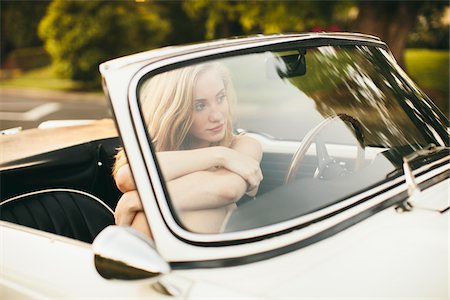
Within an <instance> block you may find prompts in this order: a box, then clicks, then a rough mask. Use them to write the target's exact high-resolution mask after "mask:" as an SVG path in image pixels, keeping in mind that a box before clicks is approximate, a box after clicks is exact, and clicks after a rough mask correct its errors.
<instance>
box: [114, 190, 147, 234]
mask: <svg viewBox="0 0 450 300" xmlns="http://www.w3.org/2000/svg"><path fill="white" fill-rule="evenodd" d="M142 211H143V207H142V203H141V200H140V198H139V195H138V193H137V191H136V190H134V191H129V192H126V193H125V194H123V195H122V197H121V198H120V199H119V202H118V203H117V206H116V209H115V211H114V219H115V221H116V224H117V225H126V226H130V225H131V224H132V223H133V220H134V218H135V217H136V214H137V213H139V212H142Z"/></svg>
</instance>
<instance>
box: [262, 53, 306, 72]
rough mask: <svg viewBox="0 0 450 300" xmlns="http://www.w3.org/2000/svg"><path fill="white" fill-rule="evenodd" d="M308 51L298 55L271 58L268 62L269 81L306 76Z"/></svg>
mask: <svg viewBox="0 0 450 300" xmlns="http://www.w3.org/2000/svg"><path fill="white" fill-rule="evenodd" d="M305 56H306V50H299V51H298V53H294V54H288V55H280V56H274V57H270V58H268V59H267V61H266V74H267V77H268V78H269V79H276V78H291V77H297V76H303V75H305V74H306V58H305Z"/></svg>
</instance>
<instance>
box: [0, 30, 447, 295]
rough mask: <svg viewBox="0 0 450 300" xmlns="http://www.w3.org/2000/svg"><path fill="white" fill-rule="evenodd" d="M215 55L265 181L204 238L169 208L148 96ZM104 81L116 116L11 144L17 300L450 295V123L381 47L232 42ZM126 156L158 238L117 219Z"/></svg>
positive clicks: (5, 233)
mask: <svg viewBox="0 0 450 300" xmlns="http://www.w3.org/2000/svg"><path fill="white" fill-rule="evenodd" d="M208 63H211V64H215V65H220V66H221V68H223V69H226V70H227V72H228V74H229V76H230V78H231V82H232V84H233V86H234V92H235V94H236V95H235V96H236V97H235V101H234V102H235V103H234V114H233V118H234V119H233V130H234V132H235V134H240V133H242V132H244V133H245V134H246V135H248V136H251V137H252V138H254V139H255V140H257V141H258V142H259V143H260V144H261V148H262V151H263V157H262V161H261V164H260V166H261V170H262V173H263V176H264V179H263V181H262V182H261V184H260V186H259V190H258V193H257V194H256V196H255V197H243V198H242V199H240V200H239V201H237V203H236V205H235V206H234V207H233V208H232V209H230V210H229V211H228V214H227V216H226V218H225V219H224V222H223V224H222V226H221V228H220V230H216V231H211V232H202V231H198V230H195V229H192V228H191V227H190V226H188V225H187V224H186V222H185V221H184V219H183V218H180V213H179V211H178V208H177V206H176V205H175V204H174V203H175V202H173V201H172V199H171V195H170V193H169V191H168V188H167V187H166V182H165V180H164V177H163V174H162V173H161V169H160V167H159V163H158V160H157V158H156V155H155V152H154V145H153V144H152V142H151V141H152V138H151V134H150V133H149V132H148V130H147V124H148V123H149V122H150V121H151V120H152V117H153V116H152V115H150V114H149V113H147V111H146V109H147V106H146V105H145V104H146V103H144V102H145V101H144V99H145V97H146V94H145V93H146V92H148V90H147V87H148V86H151V79H152V78H155V77H156V76H165V74H166V73H167V72H171V71H173V70H176V69H178V68H184V67H187V66H195V65H198V64H208ZM100 72H101V74H102V77H103V84H104V90H105V93H106V95H107V98H108V99H109V101H110V102H111V106H112V109H113V112H114V115H115V117H114V121H112V120H100V121H93V122H92V123H89V124H85V125H78V126H71V127H67V128H49V129H32V130H25V131H23V132H19V133H17V134H15V135H4V136H1V137H0V147H1V148H2V158H1V165H0V166H1V202H0V219H1V221H0V230H1V231H0V244H1V246H0V251H1V252H0V272H1V273H0V295H1V298H2V299H5V300H6V299H94V298H95V299H99V298H103V297H105V298H107V299H115V298H122V299H140V298H142V299H211V298H220V299H322V298H331V299H349V298H353V299H387V298H389V299H410V298H411V299H412V298H414V299H449V297H450V274H449V272H450V271H449V270H450V243H449V240H450V232H449V231H450V229H449V224H450V223H449V220H450V218H449V217H450V212H449V207H450V203H449V201H450V200H449V183H450V180H449V169H450V152H449V133H450V130H449V121H448V119H447V118H446V117H445V116H444V115H443V114H442V113H441V112H440V111H439V110H438V109H437V108H436V107H435V105H434V104H433V103H432V101H431V100H430V99H429V98H428V97H427V96H426V95H425V94H424V93H423V92H422V91H421V90H420V89H419V88H418V87H417V86H416V84H415V83H414V82H413V81H412V80H411V79H410V78H409V77H408V76H407V75H406V74H405V73H404V72H403V71H402V70H401V68H400V67H399V66H398V65H397V63H396V61H395V60H394V58H393V56H392V55H391V53H390V51H389V49H388V47H387V46H386V44H385V43H383V42H382V41H380V40H379V39H377V38H374V37H371V36H365V35H360V34H345V33H340V34H337V33H336V34H328V33H314V34H292V35H271V36H255V37H246V38H235V39H226V40H218V41H212V42H207V43H200V44H192V45H186V46H176V47H166V48H162V49H158V50H152V51H148V52H144V53H139V54H135V55H131V56H127V57H123V58H119V59H115V60H111V61H108V62H105V63H103V64H102V65H101V66H100ZM154 88H155V89H158V88H163V87H161V86H159V87H158V86H156V87H154ZM155 91H156V90H155ZM155 91H153V92H155ZM150 92H151V91H150ZM163 92H164V91H163ZM168 92H170V91H168ZM229 97H230V98H231V96H230V95H229ZM220 101H222V100H220ZM230 102H231V101H230ZM218 103H219V102H218ZM193 109H199V110H200V109H201V107H199V108H197V106H196V107H195V108H193ZM171 126H177V124H175V123H174V124H171ZM116 128H117V129H116ZM216 129H217V130H219V129H221V128H216ZM216 129H214V130H216ZM174 130H175V131H176V130H182V129H181V128H174ZM217 130H216V131H217ZM121 146H123V147H124V149H125V151H126V154H127V157H128V160H129V163H130V167H131V171H132V174H133V177H134V181H135V183H136V186H137V190H138V193H139V195H140V199H141V201H142V204H143V206H144V210H145V214H146V217H147V220H148V223H149V226H150V228H151V232H152V235H153V240H150V239H148V238H147V237H146V236H144V235H143V234H141V233H140V232H138V231H136V230H134V229H132V228H131V227H125V226H117V225H114V216H113V211H114V209H115V207H116V205H117V201H118V199H119V198H120V196H121V193H120V192H119V190H118V189H117V187H116V186H115V184H114V180H113V179H112V175H111V167H112V164H113V161H114V155H115V153H116V149H117V148H118V147H121ZM21 149H24V151H21ZM25 149H26V151H25ZM24 153H26V155H25V154H24ZM200 184H205V185H207V184H209V182H202V183H200ZM244 198H245V199H244ZM190 228H191V229H190Z"/></svg>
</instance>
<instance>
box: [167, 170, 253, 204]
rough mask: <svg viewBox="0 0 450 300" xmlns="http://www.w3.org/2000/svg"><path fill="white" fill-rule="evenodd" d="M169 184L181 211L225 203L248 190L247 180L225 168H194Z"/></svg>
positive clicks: (230, 201) (170, 192)
mask: <svg viewBox="0 0 450 300" xmlns="http://www.w3.org/2000/svg"><path fill="white" fill-rule="evenodd" d="M167 186H168V189H169V194H170V198H171V199H172V201H173V203H174V205H175V207H176V208H177V209H178V210H181V211H189V210H203V209H214V208H220V207H224V206H227V205H229V204H232V203H234V202H235V201H237V200H238V199H240V198H241V197H242V195H244V193H245V192H246V190H247V183H246V182H245V180H244V179H243V178H242V177H241V176H239V175H237V174H235V173H233V172H230V171H228V170H226V169H219V170H215V171H199V172H194V173H191V174H188V175H185V176H182V177H180V178H177V179H175V180H172V181H169V182H167Z"/></svg>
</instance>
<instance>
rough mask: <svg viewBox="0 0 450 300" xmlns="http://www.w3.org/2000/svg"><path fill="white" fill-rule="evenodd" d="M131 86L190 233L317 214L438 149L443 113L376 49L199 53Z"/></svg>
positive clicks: (443, 135)
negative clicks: (408, 158)
mask: <svg viewBox="0 0 450 300" xmlns="http://www.w3.org/2000/svg"><path fill="white" fill-rule="evenodd" d="M138 95H139V99H140V103H141V108H142V115H143V117H144V119H145V122H146V127H147V129H148V133H149V136H150V138H151V139H152V141H151V142H152V144H153V149H154V150H155V151H156V152H157V158H158V163H159V166H160V168H161V170H162V174H163V176H164V177H165V180H166V188H167V191H168V196H169V197H168V198H170V205H171V207H172V208H173V212H174V215H175V218H176V219H177V220H179V223H180V225H182V226H183V227H184V228H186V229H188V230H190V231H193V232H198V233H220V232H234V231H241V230H246V229H252V228H259V227H262V226H266V225H271V224H275V223H278V222H282V221H286V220H290V219H293V218H297V217H300V216H305V215H307V214H310V213H312V212H317V211H319V210H321V209H323V208H327V207H330V206H331V205H333V204H336V203H339V202H340V201H342V200H344V199H347V198H349V197H351V196H354V195H357V194H358V193H359V192H362V191H364V190H367V189H369V188H371V187H373V186H375V185H378V184H380V183H382V182H385V181H386V180H387V179H388V178H389V177H390V176H391V175H392V173H393V171H394V170H397V169H398V168H399V167H400V166H401V163H402V157H404V156H405V155H408V154H410V153H411V152H414V151H416V150H417V149H421V148H423V147H425V146H426V145H429V144H430V143H434V144H436V145H441V146H448V129H447V126H448V120H446V119H445V118H444V117H442V114H440V113H439V112H437V111H435V110H434V108H433V107H432V105H431V104H430V102H428V101H427V100H425V97H426V96H425V95H423V94H422V93H421V92H420V91H419V90H418V89H417V88H416V87H415V86H414V84H413V83H412V82H411V81H410V79H408V78H407V77H406V75H405V74H404V73H403V72H402V71H401V70H400V69H399V68H398V67H397V65H396V63H395V61H394V60H393V59H392V58H391V57H390V55H389V53H388V52H387V51H386V50H384V49H382V48H379V47H374V46H361V45H358V46H329V45H327V46H321V47H309V48H292V49H283V51H265V52H258V53H251V54H245V55H235V56H232V57H226V58H221V59H215V60H214V61H211V62H205V61H202V62H201V63H197V64H190V65H189V66H186V67H182V68H178V69H172V70H170V71H167V72H164V73H160V74H157V75H154V76H150V75H149V76H147V77H145V78H144V79H143V80H141V83H140V85H139V91H138Z"/></svg>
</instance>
